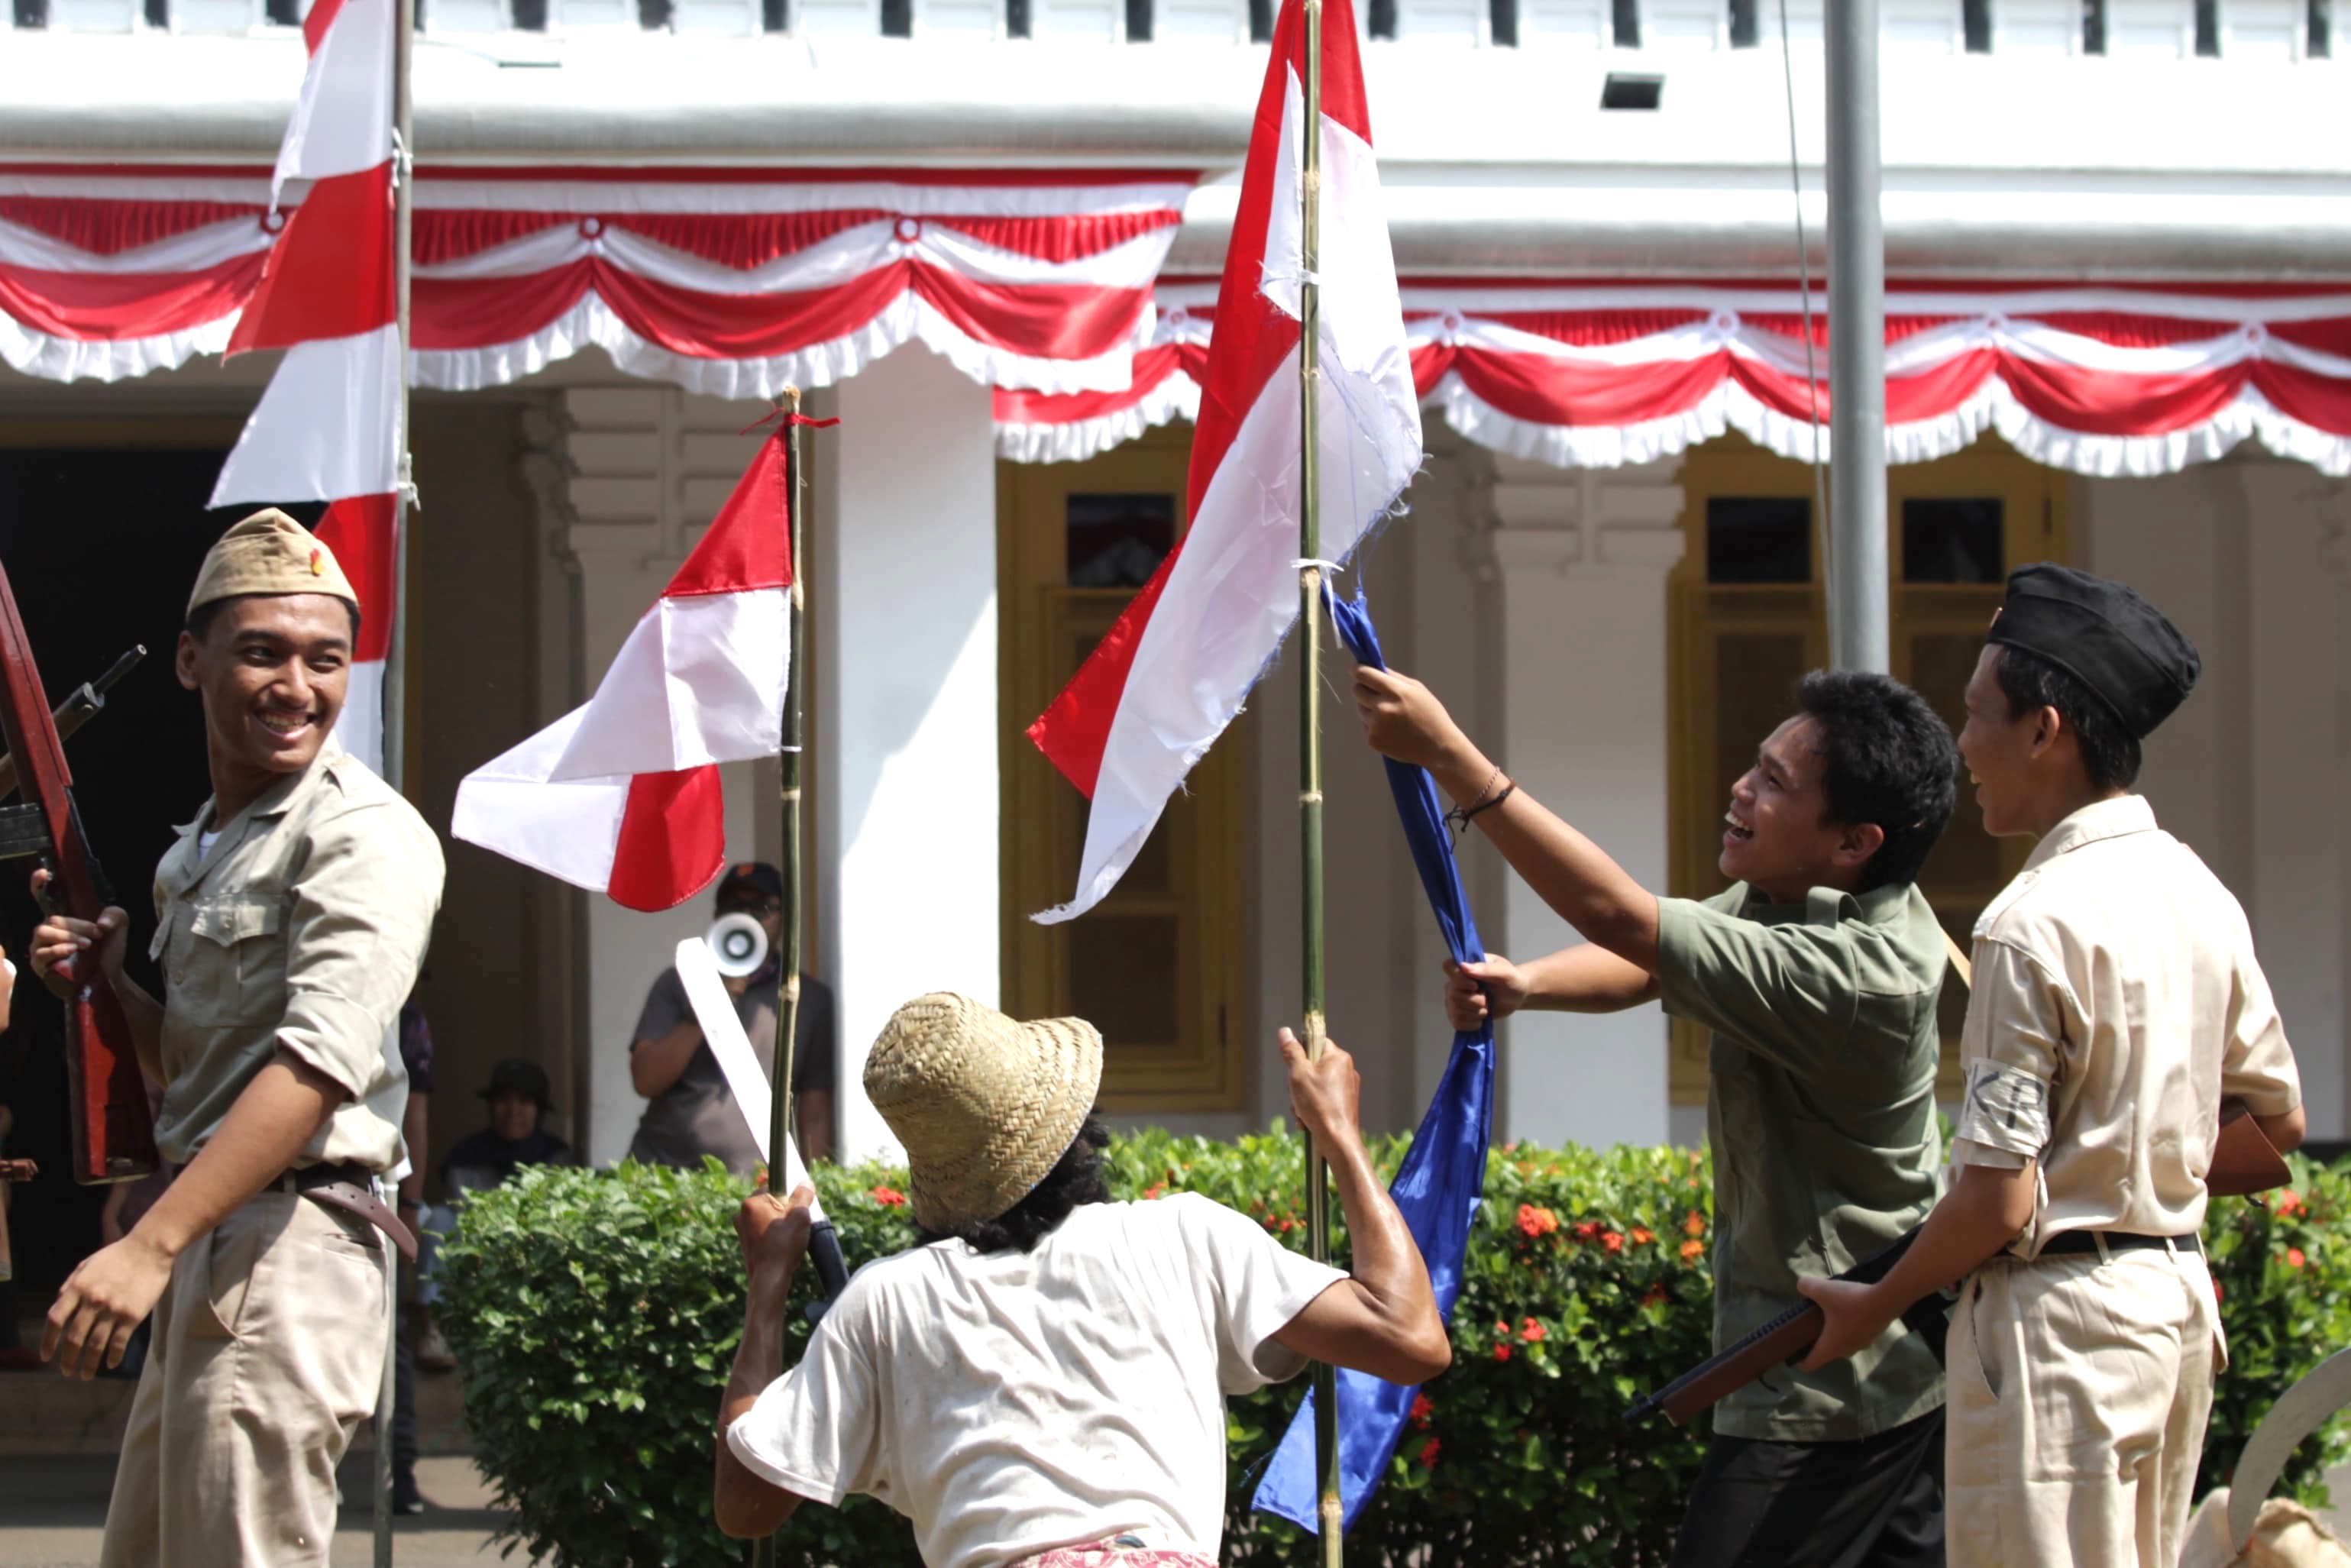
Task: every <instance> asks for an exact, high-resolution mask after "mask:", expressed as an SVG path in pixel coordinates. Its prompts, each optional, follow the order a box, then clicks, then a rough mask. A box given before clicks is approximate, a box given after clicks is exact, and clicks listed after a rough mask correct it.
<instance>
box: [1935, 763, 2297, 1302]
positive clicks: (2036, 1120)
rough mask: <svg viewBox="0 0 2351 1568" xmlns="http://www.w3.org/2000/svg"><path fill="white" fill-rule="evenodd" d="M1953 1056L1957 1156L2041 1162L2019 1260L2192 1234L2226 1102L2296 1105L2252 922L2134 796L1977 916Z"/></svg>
mask: <svg viewBox="0 0 2351 1568" xmlns="http://www.w3.org/2000/svg"><path fill="white" fill-rule="evenodd" d="M1961 1060H1962V1061H1964V1063H1965V1064H1966V1069H1967V1099H1966V1102H1965V1103H1964V1104H1962V1106H1961V1107H1960V1110H1959V1121H1958V1123H1957V1124H1956V1125H1955V1127H1954V1128H1953V1134H1954V1141H1953V1143H1952V1145H1951V1160H1952V1163H1953V1164H1955V1165H1978V1166H1999V1167H2001V1168H2004V1169H2009V1170H2021V1169H2022V1168H2023V1166H2024V1165H2025V1163H2026V1162H2027V1161H2028V1160H2037V1161H2039V1162H2040V1166H2041V1169H2040V1177H2039V1186H2040V1191H2039V1195H2038V1197H2036V1198H2035V1201H2034V1205H2033V1215H2032V1224H2030V1225H2029V1226H2027V1227H2026V1228H2025V1230H2024V1233H2023V1234H2022V1236H2020V1237H2018V1238H2017V1239H2016V1242H2015V1244H2014V1246H2013V1247H2012V1249H2011V1250H2012V1251H2014V1252H2015V1253H2016V1254H2017V1256H2019V1257H2022V1258H2032V1257H2034V1256H2036V1255H2037V1254H2038V1253H2039V1252H2040V1250H2041V1249H2042V1248H2043V1246H2044V1245H2045V1244H2046V1243H2047V1242H2048V1240H2049V1239H2050V1238H2051V1237H2053V1236H2056V1235H2058V1234H2060V1233H2062V1232H2064V1231H2068V1230H2120V1231H2126V1232H2128V1233H2131V1234H2133V1235H2139V1236H2185V1235H2188V1234H2189V1233H2191V1232H2193V1231H2196V1230H2198V1229H2199V1228H2201V1227H2202V1226H2203V1223H2204V1201H2205V1194H2204V1175H2205V1173H2206V1172H2207V1171H2209V1170H2210V1169H2211V1168H2212V1148H2213V1145H2214V1142H2215V1141H2216V1140H2217V1139H2218V1138H2219V1136H2220V1102H2221V1100H2222V1099H2224V1098H2230V1099H2241V1100H2243V1101H2244V1102H2245V1104H2246V1106H2247V1108H2248V1109H2250V1110H2252V1112H2253V1113H2254V1114H2256V1115H2262V1116H2273V1115H2283V1113H2286V1112H2288V1111H2291V1110H2293V1109H2294V1107H2295V1106H2296V1105H2299V1104H2300V1103H2302V1084H2301V1080H2300V1078H2299V1077H2298V1076H2297V1074H2296V1073H2295V1071H2294V1052H2293V1051H2292V1050H2291V1049H2290V1048H2289V1047H2288V1046H2287V1044H2286V1039H2285V1028H2284V1025H2283V1023H2281V1022H2280V1020H2279V1019H2278V1011H2277V1004H2276V1003H2275V1002H2273V1000H2272V999H2271V998H2270V987H2269V981H2268V980H2267V979H2266V978H2264V977H2262V967H2261V964H2260V963H2259V961H2257V960H2256V959H2255V958H2254V956H2253V938H2252V931H2251V930H2250V929H2249V928H2248V927H2247V925H2246V924H2245V912H2244V911H2243V910H2242V909H2241V908H2240V907H2239V906H2238V904H2237V901H2236V900H2235V899H2234V898H2232V897H2231V896H2230V894H2229V890H2228V889H2227V888H2225V887H2223V886H2221V885H2220V879H2219V878H2218V877H2216V876H2214V875H2213V874H2212V873H2211V872H2210V871H2209V870H2207V869H2206V868H2205V865H2204V862H2202V861H2200V860H2199V859H2197V857H2196V852H2194V851H2193V850H2190V849H2189V847H2188V846H2187V845H2185V844H2183V843H2181V842H2180V841H2179V840H2178V839H2175V838H2173V837H2172V836H2171V835H2170V834H2169V833H2167V832H2165V831H2162V830H2161V829H2159V828H2158V827H2157V826H2156V825H2155V812H2154V810H2152V809H2151V808H2149V806H2148V805H2147V801H2146V800H2144V799H2143V798H2142V797H2140V796H2137V795H2125V796H2122V797H2119V798H2118V799H2116V800H2103V801H2100V802H2098V803H2097V804H2096V805H2093V806H2085V807H2083V808H2082V809H2081V810H2078V811H2076V812H2074V814H2073V815H2072V816H2070V817H2068V818H2066V819H2065V820H2064V821H2062V822H2060V823H2058V824H2057V827H2056V829H2055V830H2054V831H2052V832H2051V833H2050V835H2049V836H2048V837H2047V838H2045V839H2043V840H2042V841H2041V842H2040V843H2039V844H2037V845H2035V846H2034V847H2033V851H2032V857H2031V858H2030V859H2028V860H2027V861H2026V862H2024V869H2023V871H2022V872H2020V873H2017V877H2016V880H2015V881H2014V882H2011V883H2009V884H2008V886H2007V888H2006V889H2005V890H2004V891H2002V892H2001V895H2000V896H1999V897H1998V898H1996V899H1994V900H1993V901H1992V904H1991V907H1990V908H1988V909H1986V910H1985V911H1984V914H1983V918H1982V919H1980V920H1979V921H1978V922H1977V923H1976V928H1975V987H1974V994H1973V995H1972V996H1971V997H1970V998H1969V1003H1968V1022H1967V1031H1966V1035H1965V1037H1964V1040H1963V1042H1962V1049H1961Z"/></svg>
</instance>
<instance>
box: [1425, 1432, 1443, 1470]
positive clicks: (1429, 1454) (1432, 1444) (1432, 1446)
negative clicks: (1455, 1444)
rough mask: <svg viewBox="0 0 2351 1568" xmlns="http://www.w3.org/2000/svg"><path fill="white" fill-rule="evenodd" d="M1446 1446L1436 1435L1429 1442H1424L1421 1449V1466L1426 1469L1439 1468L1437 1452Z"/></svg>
mask: <svg viewBox="0 0 2351 1568" xmlns="http://www.w3.org/2000/svg"><path fill="white" fill-rule="evenodd" d="M1444 1447H1445V1445H1444V1444H1442V1443H1440V1442H1438V1441H1437V1439H1436V1438H1434V1437H1431V1438H1430V1439H1429V1440H1428V1441H1427V1442H1426V1443H1424V1444H1422V1445H1421V1449H1420V1468H1421V1469H1424V1470H1433V1469H1436V1468H1437V1452H1438V1450H1440V1449H1441V1448H1444Z"/></svg>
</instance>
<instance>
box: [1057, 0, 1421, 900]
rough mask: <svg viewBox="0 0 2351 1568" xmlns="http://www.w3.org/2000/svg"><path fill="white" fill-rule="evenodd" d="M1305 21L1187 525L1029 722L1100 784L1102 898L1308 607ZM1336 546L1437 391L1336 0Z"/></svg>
mask: <svg viewBox="0 0 2351 1568" xmlns="http://www.w3.org/2000/svg"><path fill="white" fill-rule="evenodd" d="M1305 62H1306V25H1305V18H1304V15H1303V10H1302V7H1301V5H1300V4H1299V0H1289V3H1288V4H1286V5H1283V7H1282V10H1281V16H1280V20H1279V21H1278V22H1277V23H1276V25H1275V27H1274V34H1273V57H1272V59H1271V61H1270V64H1269V66H1268V68H1267V70H1266V77H1265V89H1264V91H1263V92H1262V93H1261V94H1260V95H1259V99H1258V106H1257V121H1256V126H1255V128H1254V129H1253V130H1252V131H1251V132H1250V135H1249V165H1248V168H1247V170H1246V171H1245V172H1244V173H1243V175H1242V179H1241V197H1240V207H1239V210H1238V214H1237V215H1236V216H1235V218H1234V220H1233V237H1232V247H1231V249H1230V250H1228V252H1227V253H1226V256H1225V272H1224V280H1223V285H1222V287H1220V288H1219V290H1218V291H1217V316H1216V334H1215V337H1214V338H1213V339H1212V340H1210V342H1209V345H1208V362H1207V372H1206V374H1207V380H1206V382H1204V383H1203V385H1202V388H1201V392H1200V415H1199V423H1198V426H1197V428H1196V431H1195V433H1194V434H1193V437H1192V467H1191V478H1190V493H1191V497H1192V519H1191V526H1190V528H1188V529H1187V530H1186V532H1185V535H1184V538H1183V540H1182V542H1181V543H1179V544H1178V545H1177V546H1176V548H1175V551H1174V552H1173V553H1171V554H1170V555H1169V556H1168V558H1167V559H1165V561H1163V562H1161V563H1160V567H1159V570H1158V571H1157V573H1156V574H1155V575H1154V576H1153V578H1152V579H1151V580H1150V581H1149V582H1148V583H1146V584H1145V585H1144V589H1143V591H1141V592H1140V593H1138V594H1136V595H1135V597H1134V602H1133V603H1131V604H1129V605H1128V606H1127V609H1126V612H1125V613H1124V614H1123V615H1122V616H1120V617H1119V620H1118V623H1117V624H1116V625H1114V626H1113V627H1112V628H1111V632H1110V634H1109V635H1108V636H1107V637H1104V638H1103V639H1102V643H1101V644H1100V645H1099V646H1098V647H1096V649H1095V650H1094V653H1093V655H1092V657H1091V658H1089V659H1088V660H1087V661H1086V663H1085V664H1084V665H1083V666H1082V667H1081V669H1080V670H1079V671H1078V673H1077V675H1076V677H1075V678H1074V679H1072V680H1071V682H1070V685H1069V686H1068V687H1067V689H1065V690H1064V691H1063V692H1062V693H1061V695H1060V696H1059V697H1057V698H1056V699H1054V702H1053V706H1050V707H1049V708H1047V709H1046V710H1045V713H1044V715H1043V716H1042V717H1040V718H1039V719H1038V720H1037V722H1036V723H1035V724H1033V725H1031V726H1029V738H1030V739H1031V740H1033V741H1035V742H1036V743H1037V746H1038V748H1039V749H1040V750H1041V751H1043V752H1044V753H1045V755H1046V756H1047V757H1048V758H1051V759H1052V762H1053V765H1054V766H1055V767H1057V768H1060V769H1061V772H1062V773H1063V774H1064V775H1065V776H1067V778H1068V779H1069V780H1070V782H1071V783H1072V784H1075V785H1076V786H1077V787H1078V788H1079V789H1081V790H1082V791H1083V792H1084V793H1086V794H1087V795H1089V796H1091V797H1092V800H1093V809H1092V812H1091V813H1090V814H1089V816H1088V818H1087V821H1086V844H1085V852H1084V854H1083V857H1082V859H1081V863H1080V867H1079V872H1078V887H1077V894H1076V896H1075V897H1074V898H1072V899H1071V901H1070V902H1069V903H1068V904H1063V905H1061V907H1059V908H1058V909H1053V910H1050V911H1048V912H1047V913H1045V914H1042V915H1038V916H1037V918H1038V919H1039V920H1040V921H1044V922H1047V923H1051V922H1055V921H1061V920H1070V919H1073V918H1075V917H1076V916H1078V915H1082V914H1084V913H1085V912H1086V911H1087V910H1089V909H1091V908H1092V907H1093V906H1094V905H1095V904H1098V903H1100V902H1101V901H1102V897H1103V896H1104V895H1105V894H1108V893H1109V892H1110V890H1111V889H1112V888H1113V886H1115V885H1116V884H1117V883H1118V879H1119V877H1120V876H1121V875H1122V874H1123V873H1125V871H1126V868H1127V866H1128V865H1129V864H1130V863H1131V862H1133V861H1134V856H1135V854H1136V852H1138V851H1140V850H1141V849H1142V847H1143V844H1144V840H1146V839H1148V838H1149V837H1150V836H1151V830H1152V828H1153V826H1154V825H1155V824H1156V823H1157V822H1158V821H1159V814H1160V812H1161V811H1162V810H1164V809H1165V806H1166V804H1167V798H1168V796H1169V795H1171V794H1172V793H1174V792H1175V788H1176V787H1177V786H1178V785H1179V784H1181V783H1182V782H1183V780H1184V776H1185V775H1186V773H1188V772H1190V771H1191V769H1192V765H1193V764H1194V763H1196V762H1197V761H1198V760H1199V759H1200V758H1202V757H1203V756H1205V755H1206V754H1207V749H1208V747H1210V746H1211V745H1213V744H1214V743H1215V742H1216V739H1217V737H1218V736H1220V735H1222V734H1223V733H1224V731H1225V727H1226V726H1227V725H1228V724H1230V723H1231V722H1232V721H1233V718H1234V716H1236V715H1237V714H1238V713H1239V712H1240V709H1241V703H1242V700H1243V699H1244V698H1245V697H1246V696H1247V695H1249V687H1250V686H1251V685H1255V684H1256V681H1257V678H1258V676H1259V674H1262V673H1263V672H1264V670H1265V669H1266V667H1267V665H1269V664H1271V663H1272V661H1273V657H1274V655H1275V654H1276V653H1278V652H1280V647H1281V642H1282V639H1283V638H1284V637H1285V636H1287V635H1288V634H1289V632H1290V624H1291V622H1294V621H1295V620H1296V619H1297V618H1298V570H1299V566H1300V562H1299V560H1298V553H1299V533H1298V522H1299V511H1300V500H1301V496H1302V494H1303V486H1301V483H1300V474H1299V467H1300V464H1299V450H1300V446H1301V428H1302V423H1303V415H1302V413H1301V409H1300V404H1299V354H1298V347H1299V340H1300V338H1301V329H1300V326H1299V312H1300V308H1301V306H1300V293H1301V284H1302V283H1304V282H1305V281H1306V271H1305V263H1304V256H1303V246H1302V244H1301V241H1302V229H1301V216H1302V214H1301V205H1300V189H1301V177H1300V176H1301V171H1302V168H1303V150H1304V147H1305V144H1306V141H1305V139H1306V136H1307V134H1308V128H1307V126H1306V101H1305V87H1304V73H1305V68H1306V67H1305ZM1317 131H1318V133H1319V134H1320V136H1321V138H1322V204H1321V213H1320V218H1321V225H1322V227H1321V245H1320V247H1319V250H1320V254H1319V256H1318V257H1317V263H1318V277H1317V280H1318V281H1319V282H1320V283H1321V285H1322V331H1321V333H1320V337H1321V350H1322V393H1321V405H1320V412H1319V415H1318V418H1317V423H1318V425H1319V426H1320V428H1319V429H1318V430H1317V431H1316V433H1315V438H1316V442H1317V447H1318V452H1319V455H1320V461H1321V464H1322V472H1321V475H1320V480H1321V488H1322V496H1321V501H1322V511H1321V519H1320V520H1321V524H1322V554H1323V555H1324V557H1325V558H1327V559H1329V560H1330V561H1332V562H1341V563H1343V562H1344V561H1345V560H1346V559H1348V558H1349V557H1350V556H1352V555H1353V553H1354V550H1355V547H1356V546H1357V545H1358V544H1360V543H1361V542H1362V541H1363V539H1364V535H1365V534H1366V533H1368V532H1369V531H1370V529H1371V528H1373V526H1374V524H1376V523H1377V522H1379V520H1380V519H1381V518H1382V517H1385V516H1387V515H1388V513H1389V511H1390V510H1391V509H1392V508H1393V507H1395V503H1396V498H1397V497H1399V496H1400V495H1401V494H1402V493H1403V491H1404V488H1405V486H1406V485H1407V484H1409V483H1410V482H1411V480H1412V476H1413V474H1414V471H1415V470H1416V469H1417V468H1418V467H1419V466H1420V460H1421V443H1420V409H1419V404H1418V402H1417V400H1416V398H1415V396H1414V393H1413V382H1412V361H1411V357H1410V355H1409V354H1408V353H1407V351H1406V350H1405V336H1404V312H1403V308H1402V307H1401V305H1400V304H1399V303H1398V300H1397V296H1396V280H1395V256H1394V254H1393V253H1392V252H1391V250H1390V249H1389V246H1388V228H1387V218H1386V215H1385V214H1384V210H1383V209H1382V206H1381V203H1380V180H1379V169H1378V166H1377V164H1376V163H1375V162H1374V160H1373V157H1372V123H1371V116H1370V114H1369V113H1368V112H1367V111H1366V109H1365V107H1364V72H1363V64H1362V61H1361V59H1360V58H1359V57H1358V56H1357V53H1356V43H1355V18H1354V13H1353V6H1352V5H1351V4H1350V3H1349V0H1325V4H1324V5H1323V7H1322V124H1321V126H1320V127H1319V128H1317Z"/></svg>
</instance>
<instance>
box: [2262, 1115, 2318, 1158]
mask: <svg viewBox="0 0 2351 1568" xmlns="http://www.w3.org/2000/svg"><path fill="white" fill-rule="evenodd" d="M2253 1125H2254V1126H2256V1127H2259V1128H2260V1129H2261V1130H2262V1137H2264V1138H2267V1139H2268V1140H2269V1141H2270V1147H2272V1148H2273V1149H2275V1150H2276V1151H2277V1152H2278V1153H2280V1154H2282V1155H2290V1154H2292V1153H2294V1150H2296V1149H2298V1148H2300V1147H2302V1140H2303V1138H2304V1136H2306V1135H2307V1134H2308V1132H2309V1126H2308V1124H2307V1123H2306V1122H2305V1121H2304V1118H2303V1114H2302V1107H2301V1106H2299V1105H2296V1106H2295V1107H2294V1109H2293V1110H2291V1111H2288V1112H2286V1113H2284V1114H2283V1115H2278V1116H2256V1117H2254V1118H2253Z"/></svg>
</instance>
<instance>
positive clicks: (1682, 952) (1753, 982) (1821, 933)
mask: <svg viewBox="0 0 2351 1568" xmlns="http://www.w3.org/2000/svg"><path fill="white" fill-rule="evenodd" d="M1745 897H1746V888H1745V887H1744V885H1743V884H1742V885H1740V886H1735V887H1733V888H1731V889H1730V890H1729V892H1727V893H1724V894H1719V895H1718V896H1717V897H1715V898H1710V899H1708V900H1705V901H1704V902H1698V901H1696V900H1692V899H1687V898H1661V899H1659V900H1657V994H1658V998H1659V999H1660V1000H1661V1001H1662V1002H1663V1003H1664V1004H1665V1009H1666V1011H1667V1013H1669V1014H1671V1015H1672V1016H1674V1017H1676V1018H1686V1019H1691V1020H1693V1021H1695V1022H1698V1023H1701V1024H1704V1025H1706V1026H1707V1027H1708V1029H1710V1030H1714V1032H1715V1034H1716V1035H1717V1036H1718V1037H1719V1038H1720V1039H1723V1040H1729V1041H1732V1042H1734V1043H1736V1044H1738V1045H1740V1046H1742V1047H1744V1048H1745V1049H1747V1050H1749V1051H1754V1052H1755V1053H1756V1054H1757V1055H1759V1056H1761V1057H1764V1058H1766V1059H1767V1060H1769V1061H1772V1062H1775V1063H1777V1064H1778V1065H1780V1066H1782V1067H1784V1068H1786V1069H1787V1070H1788V1071H1791V1072H1794V1073H1798V1074H1800V1075H1802V1076H1806V1077H1811V1076H1814V1075H1816V1074H1818V1073H1819V1072H1821V1071H1823V1069H1824V1068H1826V1067H1827V1066H1829V1065H1830V1064H1831V1062H1832V1061H1834V1059H1836V1058H1838V1057H1840V1056H1841V1055H1842V1054H1843V1053H1842V1051H1841V1048H1842V1046H1843V1045H1844V1040H1845V1039H1846V1037H1847V1036H1848V1034H1849V1033H1850V1032H1851V1030H1852V1029H1853V1024H1854V1018H1855V1011H1856V1009H1857V1008H1858V1007H1859V991H1860V987H1859V983H1858V977H1857V976H1856V974H1855V965H1854V956H1853V946H1852V941H1851V938H1850V936H1849V935H1848V934H1847V933H1846V932H1845V930H1844V927H1843V925H1842V924H1828V925H1815V924H1813V923H1810V922H1796V921H1787V922H1777V923H1766V922H1763V921H1760V920H1750V919H1749V918H1747V917H1746V916H1744V915H1740V914H1737V913H1735V911H1736V910H1737V909H1738V907H1739V906H1740V904H1742V903H1743V902H1744V900H1745Z"/></svg>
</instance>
